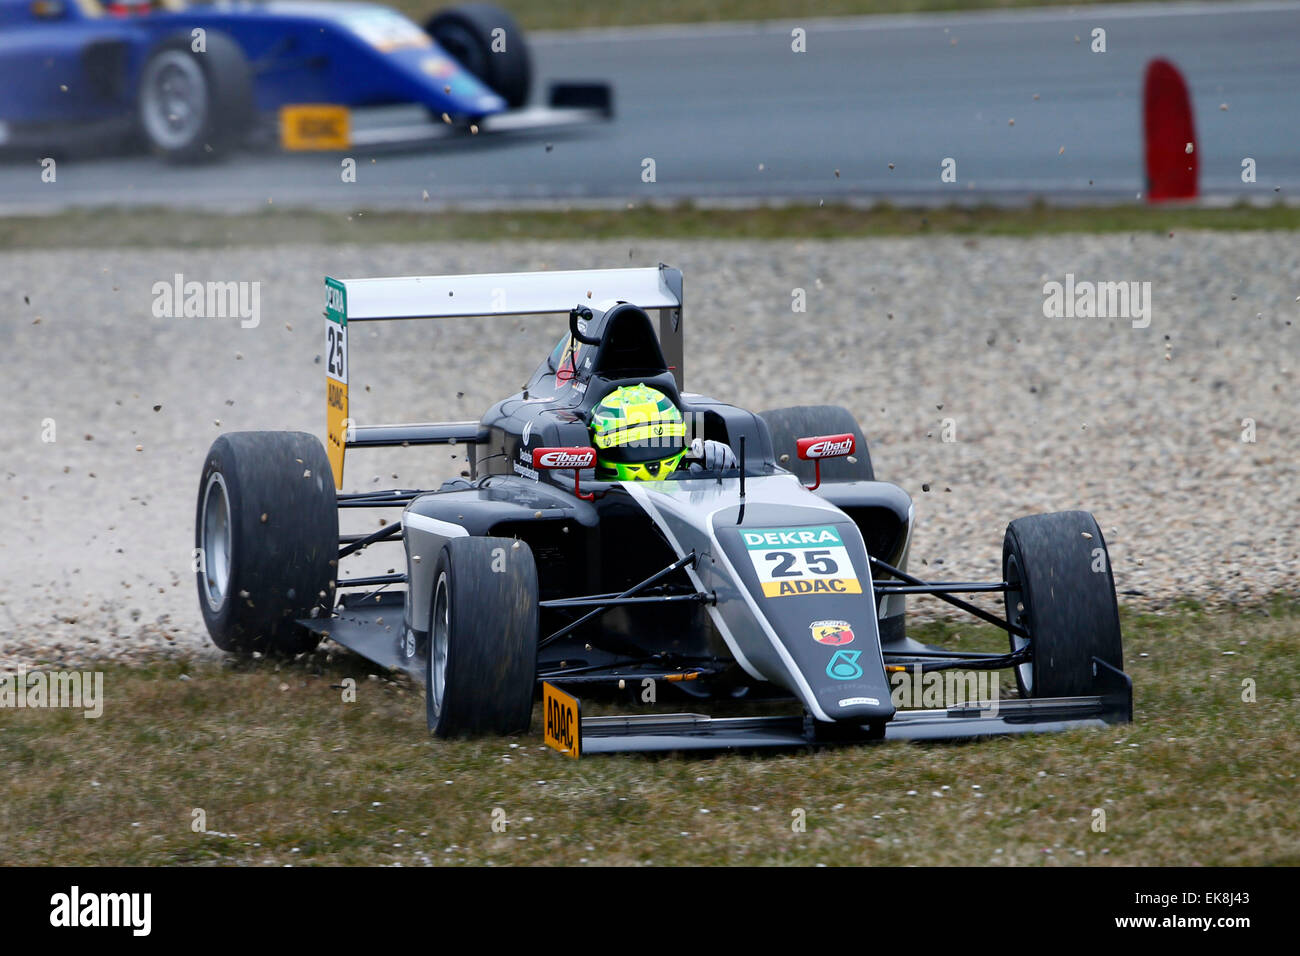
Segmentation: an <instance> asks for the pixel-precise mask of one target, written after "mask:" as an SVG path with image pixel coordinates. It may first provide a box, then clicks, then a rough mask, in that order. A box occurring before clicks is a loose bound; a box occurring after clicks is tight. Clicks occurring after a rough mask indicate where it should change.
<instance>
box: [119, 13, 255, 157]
mask: <svg viewBox="0 0 1300 956" xmlns="http://www.w3.org/2000/svg"><path fill="white" fill-rule="evenodd" d="M193 42H194V41H193V40H192V39H191V37H190V35H189V34H188V33H185V34H179V35H177V36H174V37H171V38H169V39H167V40H164V41H163V42H162V43H160V44H159V45H158V46H157V47H156V48H155V49H154V51H153V52H152V53H150V54H149V59H148V60H147V61H146V62H145V65H144V69H143V70H142V71H141V73H140V84H139V88H138V90H137V94H136V113H137V116H138V118H139V123H140V129H141V131H142V132H143V134H144V137H145V140H146V141H147V142H148V144H149V146H150V148H151V149H152V150H153V151H154V152H155V153H157V154H159V155H160V156H162V157H163V158H164V159H166V160H168V161H169V162H176V163H193V162H200V161H203V160H207V159H215V158H218V157H219V156H221V155H222V154H223V153H226V152H228V151H229V150H230V149H232V148H233V147H234V146H236V145H237V144H238V143H239V141H240V140H241V139H242V138H243V136H244V134H245V133H246V132H247V131H248V129H249V127H250V126H251V125H252V121H253V115H254V107H253V80H252V71H251V70H250V68H249V65H248V60H247V59H246V58H245V57H244V52H243V50H242V49H240V47H239V45H238V44H237V43H236V42H235V41H234V40H232V39H231V38H230V37H227V36H225V35H223V34H220V33H208V34H207V36H206V38H205V41H204V42H205V44H206V48H205V50H204V52H202V53H196V52H195V51H194V50H193V48H192V43H193Z"/></svg>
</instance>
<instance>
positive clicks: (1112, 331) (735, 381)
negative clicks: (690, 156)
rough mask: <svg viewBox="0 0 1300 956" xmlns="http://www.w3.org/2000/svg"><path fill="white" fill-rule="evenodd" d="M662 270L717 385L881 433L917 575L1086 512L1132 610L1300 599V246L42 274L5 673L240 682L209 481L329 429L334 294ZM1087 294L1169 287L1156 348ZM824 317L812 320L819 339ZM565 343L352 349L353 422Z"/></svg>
mask: <svg viewBox="0 0 1300 956" xmlns="http://www.w3.org/2000/svg"><path fill="white" fill-rule="evenodd" d="M661 260H662V261H666V262H671V263H673V264H675V265H678V266H680V267H682V268H683V269H684V271H685V273H686V290H687V304H688V310H687V336H688V360H687V370H686V371H687V382H688V387H690V388H691V389H693V390H700V391H707V392H710V393H712V394H715V395H717V396H719V397H721V398H725V399H727V400H730V401H733V402H735V403H737V404H741V405H746V406H750V407H754V408H765V407H771V406H775V405H781V404H797V403H818V402H829V403H838V404H843V405H846V406H848V407H849V408H850V409H852V410H853V411H854V412H855V413H856V414H857V416H858V417H859V419H860V420H861V421H862V423H863V425H864V427H865V430H866V432H867V434H868V436H869V437H870V439H871V442H872V449H871V452H872V456H873V459H874V461H875V465H876V471H877V475H878V476H879V477H881V478H883V479H886V480H891V481H894V482H897V483H899V484H901V485H902V486H903V487H904V488H905V489H907V491H908V492H910V493H911V494H912V495H913V496H914V497H915V499H916V503H917V516H918V527H917V532H916V535H915V538H914V541H913V550H912V555H913V558H912V560H913V569H914V570H916V571H918V572H920V573H922V574H930V575H936V576H942V577H950V578H951V577H961V578H987V577H991V576H992V575H994V574H996V573H997V570H998V562H999V560H1000V553H1001V551H1000V549H1001V542H1002V534H1003V530H1004V528H1005V526H1006V522H1007V521H1008V520H1010V519H1011V518H1014V517H1016V516H1019V515H1023V514H1026V513H1030V512H1036V511H1049V510H1058V509H1066V508H1077V507H1083V508H1088V509H1090V510H1092V511H1093V512H1094V513H1095V514H1096V515H1097V518H1098V520H1099V521H1100V523H1101V527H1102V529H1103V531H1104V532H1105V534H1106V536H1107V542H1108V544H1109V546H1110V552H1111V556H1112V559H1113V564H1114V567H1115V576H1116V581H1117V585H1118V587H1119V589H1120V590H1121V592H1123V593H1122V596H1121V601H1122V602H1123V603H1125V604H1127V605H1129V606H1136V607H1144V608H1164V607H1168V606H1169V605H1170V604H1171V603H1172V602H1175V601H1176V600H1178V599H1180V598H1185V597H1190V598H1197V599H1201V600H1205V601H1210V602H1215V603H1217V602H1227V603H1243V602H1249V601H1253V600H1256V599H1259V598H1261V597H1264V596H1267V595H1269V594H1272V593H1276V592H1279V591H1282V592H1292V593H1294V592H1295V591H1296V590H1297V579H1298V577H1300V575H1298V573H1297V572H1298V569H1300V559H1298V558H1297V554H1298V552H1300V537H1298V535H1297V531H1298V530H1300V509H1298V508H1297V504H1298V503H1300V502H1298V499H1300V490H1298V489H1300V438H1298V435H1300V425H1298V423H1297V418H1296V405H1295V397H1296V389H1295V384H1296V365H1297V364H1298V363H1300V347H1298V346H1297V335H1298V334H1300V329H1298V328H1297V324H1296V323H1297V322H1298V321H1300V304H1298V302H1297V297H1298V296H1300V244H1298V243H1297V242H1296V239H1295V236H1294V235H1291V234H1269V233H1243V234H1231V233H1187V234H1181V233H1180V234H1178V235H1176V236H1173V237H1167V236H1124V235H1118V236H1101V237H1098V236H1067V237H1054V238H1034V239H979V240H970V239H967V240H964V239H961V238H951V237H949V238H935V239H906V240H898V239H894V240H861V241H859V240H853V241H847V240H845V241H831V242H820V241H818V242H814V241H807V242H794V243H786V242H758V241H755V242H743V241H739V242H738V241H675V242H654V241H624V242H619V241H609V242H590V243H535V242H526V241H516V242H509V243H482V244H463V245H451V244H430V245H396V246H389V247H372V248H357V247H348V246H332V247H306V246H303V247H277V248H272V249H267V250H249V249H239V250H199V251H176V250H170V249H158V250H154V251H138V250H131V251H99V250H97V251H66V252H60V253H47V252H18V253H6V254H3V255H0V302H3V303H4V313H3V318H0V322H2V323H3V327H4V347H5V353H4V359H3V368H4V371H5V376H4V377H5V383H6V385H7V389H6V394H7V395H8V396H9V404H10V410H9V412H8V413H7V414H5V415H4V416H3V417H2V418H0V439H2V441H0V447H2V448H3V449H4V451H5V457H4V461H3V465H0V474H2V475H3V492H2V493H0V528H3V535H0V566H2V567H3V574H2V575H0V581H3V590H2V592H0V664H9V665H12V664H14V663H16V662H21V661H26V662H31V661H35V660H47V661H60V660H68V661H71V660H74V659H84V658H88V657H94V656H98V655H104V654H107V655H112V656H117V657H124V658H147V657H153V656H157V655H158V654H161V653H166V652H173V653H174V652H176V650H177V649H180V651H181V652H186V653H202V654H212V653H214V652H213V651H212V650H211V649H210V646H209V645H208V643H207V638H206V634H205V632H204V630H203V626H202V621H201V618H200V616H199V613H198V606H197V600H196V595H195V587H194V583H193V575H192V573H191V572H190V569H189V561H190V553H191V548H192V547H193V521H194V510H195V502H194V498H195V494H196V490H197V482H198V475H199V470H200V467H201V463H202V459H203V454H204V451H205V450H206V448H207V446H208V444H209V443H210V442H211V441H212V439H213V438H215V437H216V436H217V435H218V434H220V433H221V432H223V431H231V430H239V429H254V428H297V429H305V430H308V431H313V432H316V433H317V434H321V433H322V432H323V427H324V401H323V399H324V383H323V382H322V366H321V365H320V361H321V358H320V355H321V351H322V348H321V346H322V344H323V335H322V332H321V326H322V321H323V320H322V319H321V308H322V282H321V277H322V276H323V275H324V274H325V273H333V274H337V275H344V276H369V275H401V274H432V273H454V272H476V271H511V270H521V269H560V268H594V267H611V266H620V265H627V264H651V263H654V262H657V261H661ZM175 273H182V274H184V276H185V277H186V278H187V279H197V280H201V281H207V280H220V281H250V282H253V281H255V282H260V283H261V303H260V304H261V322H260V324H259V325H258V326H257V327H256V328H249V329H244V328H241V327H240V324H239V322H238V321H237V320H234V319H197V318H190V319H184V318H175V319H172V318H155V317H154V316H153V314H152V310H151V305H152V302H153V292H152V289H153V284H154V283H155V282H157V281H160V280H169V279H170V278H171V277H172V276H173V275H174V274H175ZM1066 273H1073V274H1074V275H1075V276H1076V277H1077V278H1078V279H1080V280H1082V279H1091V280H1094V281H1110V280H1136V281H1146V282H1150V283H1151V290H1152V298H1153V311H1152V318H1151V324H1150V326H1149V327H1148V328H1145V329H1135V328H1133V327H1132V325H1131V323H1130V322H1128V321H1127V320H1107V319H1079V318H1075V319H1047V318H1044V316H1043V298H1044V296H1043V291H1042V289H1043V283H1044V282H1045V281H1048V280H1049V279H1055V280H1063V279H1064V277H1065V274H1066ZM796 288H801V289H804V290H805V291H806V294H807V312H806V313H802V314H799V313H794V312H792V310H791V301H792V294H793V290H794V289H796ZM561 329H562V320H561V319H558V318H553V317H538V318H530V319H527V320H518V319H510V318H501V317H498V318H490V319H484V320H478V321H463V322H438V323H432V322H424V323H399V324H394V325H389V326H386V327H382V326H370V327H365V328H362V327H354V330H353V338H352V342H351V346H350V348H351V353H352V362H353V369H352V375H353V378H352V395H353V412H354V414H355V416H356V417H357V418H358V420H359V421H361V422H363V423H364V422H374V421H410V420H421V419H425V420H429V419H437V418H444V417H445V418H449V419H463V418H473V417H477V416H478V415H479V414H480V413H481V411H482V410H483V408H485V407H486V406H487V405H488V404H489V403H490V402H491V401H492V400H494V399H495V398H496V397H498V396H499V395H500V394H501V393H502V392H503V391H504V390H507V389H511V388H513V387H516V386H517V385H518V384H520V383H521V382H522V381H523V379H524V377H525V375H526V373H527V372H528V371H529V370H531V368H532V367H533V366H534V365H535V363H536V361H537V360H538V359H539V358H540V356H541V355H542V354H544V351H545V349H546V348H548V347H549V345H550V344H552V343H553V342H554V341H555V339H556V338H557V337H558V336H559V335H560V334H561ZM15 406H16V407H15ZM47 419H52V420H53V423H54V428H55V434H54V437H55V439H56V440H54V441H52V442H47V441H44V440H43V437H49V435H48V428H47V423H46V420H47ZM944 419H951V423H950V429H954V430H955V438H956V439H957V440H956V441H951V442H945V441H944V440H943V437H944V425H945V423H944ZM1243 419H1253V421H1254V422H1255V428H1256V441H1255V442H1253V443H1251V442H1244V441H1243V440H1242V434H1243ZM137 446H139V447H138V448H137ZM449 455H450V453H449V452H448V451H446V450H437V451H431V450H426V449H420V450H414V451H410V452H407V453H390V452H382V453H380V452H354V454H353V457H352V458H351V459H350V467H349V482H348V483H349V485H350V486H352V487H353V488H359V487H364V486H367V485H373V484H375V483H376V481H375V480H376V479H378V480H379V481H378V483H379V484H383V485H393V484H399V485H406V486H410V485H428V486H436V483H437V482H438V481H439V480H440V479H441V478H443V477H446V476H449V475H452V474H454V473H455V472H456V471H457V470H458V469H459V468H460V467H462V466H463V461H461V460H452V459H451V458H450V457H449ZM393 475H397V477H396V478H394V477H392V476H393ZM349 517H350V518H351V517H352V516H349ZM353 520H354V521H360V520H363V519H362V518H360V517H356V518H354V519H353ZM364 520H369V521H372V522H373V521H376V520H377V519H375V518H373V517H371V518H368V519H364ZM354 526H355V525H354ZM371 526H377V525H365V527H371ZM389 554H390V557H388V558H385V557H383V556H382V555H376V556H374V557H370V556H367V558H366V560H368V561H369V562H370V564H369V568H372V569H376V570H381V571H382V570H386V568H385V567H383V565H384V564H391V562H392V560H393V557H394V556H395V553H394V552H389ZM927 604H928V602H926V601H925V600H924V599H921V600H920V601H914V602H913V604H912V607H913V609H914V611H916V612H924V609H925V607H926V606H927Z"/></svg>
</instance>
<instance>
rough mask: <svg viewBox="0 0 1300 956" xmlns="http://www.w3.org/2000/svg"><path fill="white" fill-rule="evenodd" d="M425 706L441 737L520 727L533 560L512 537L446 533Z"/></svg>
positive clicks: (530, 664) (530, 673)
mask: <svg viewBox="0 0 1300 956" xmlns="http://www.w3.org/2000/svg"><path fill="white" fill-rule="evenodd" d="M433 582H434V584H433V607H432V611H431V616H430V620H429V648H428V655H427V657H428V663H427V664H426V668H427V669H426V672H425V678H426V682H425V710H426V716H427V718H428V723H429V730H430V731H432V732H433V733H434V734H436V735H437V736H439V737H458V736H469V735H477V734H497V735H505V734H513V733H524V732H526V731H527V730H528V727H529V725H530V724H531V723H532V717H533V689H534V684H535V683H536V677H537V613H538V608H537V563H536V561H535V560H534V558H533V551H532V548H530V547H529V546H528V545H527V543H525V542H523V541H516V540H513V539H511V538H452V539H451V540H449V541H448V542H447V543H446V544H445V545H443V548H442V551H441V552H440V553H439V555H438V560H437V562H436V563H435V565H434V569H433Z"/></svg>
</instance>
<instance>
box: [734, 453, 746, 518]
mask: <svg viewBox="0 0 1300 956" xmlns="http://www.w3.org/2000/svg"><path fill="white" fill-rule="evenodd" d="M744 520H745V436H744V435H741V436H740V513H739V514H737V515H736V524H740V523H741V522H742V521H744Z"/></svg>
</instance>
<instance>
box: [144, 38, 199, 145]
mask: <svg viewBox="0 0 1300 956" xmlns="http://www.w3.org/2000/svg"><path fill="white" fill-rule="evenodd" d="M207 117H208V83H207V78H206V77H205V76H204V75H203V68H202V67H201V66H199V62H198V60H196V59H195V58H194V57H192V56H190V54H188V53H186V52H184V51H182V50H166V51H164V52H162V53H160V54H158V55H157V56H156V57H154V58H153V59H152V60H150V61H149V65H148V66H147V67H145V73H144V76H143V77H141V79H140V119H141V122H142V123H143V124H144V128H145V132H146V133H148V134H149V138H150V139H151V140H152V141H153V142H154V143H156V144H157V145H159V146H161V147H163V148H164V149H182V148H184V147H186V146H189V145H190V144H191V143H192V142H193V141H194V140H195V138H196V137H198V135H199V134H200V133H201V132H202V131H203V127H204V125H205V124H206V122H207Z"/></svg>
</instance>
